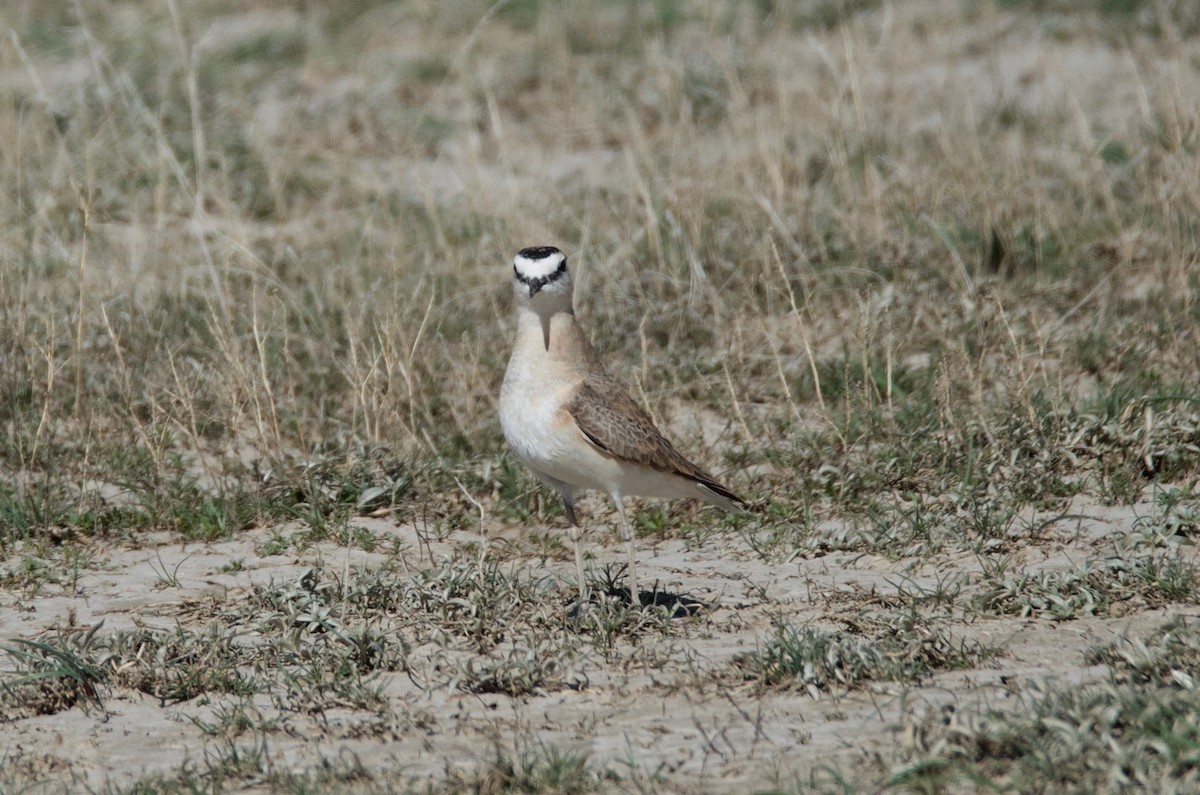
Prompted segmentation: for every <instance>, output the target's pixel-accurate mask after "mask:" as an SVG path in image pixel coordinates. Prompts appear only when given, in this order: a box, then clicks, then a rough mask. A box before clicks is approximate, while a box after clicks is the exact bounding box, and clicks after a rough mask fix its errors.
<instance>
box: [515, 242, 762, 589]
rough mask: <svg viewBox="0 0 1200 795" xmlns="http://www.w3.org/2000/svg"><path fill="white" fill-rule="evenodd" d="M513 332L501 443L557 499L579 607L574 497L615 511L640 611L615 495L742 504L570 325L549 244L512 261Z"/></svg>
mask: <svg viewBox="0 0 1200 795" xmlns="http://www.w3.org/2000/svg"><path fill="white" fill-rule="evenodd" d="M512 267H513V275H512V287H513V292H514V294H515V296H516V310H517V333H516V339H515V342H514V345H513V351H512V356H511V357H510V358H509V361H508V367H507V369H506V370H505V373H504V381H503V383H502V385H501V387H500V399H499V405H498V408H499V415H500V426H501V429H502V430H503V432H504V438H505V440H506V441H507V442H508V444H509V446H510V447H511V448H512V450H513V451H514V452H515V453H516V455H517V457H518V458H519V459H520V460H521V461H522V463H524V464H525V465H526V466H527V467H528V468H529V469H531V470H532V471H533V473H534V474H535V475H536V476H537V477H538V478H539V479H540V480H541V481H542V482H543V483H545V484H546V485H548V486H550V487H551V488H553V489H554V490H555V491H557V492H558V493H559V495H560V496H561V497H562V502H563V509H564V512H565V513H566V517H567V522H568V523H569V525H570V534H571V541H572V543H573V544H574V547H575V569H576V576H577V577H578V584H579V599H580V602H579V604H580V607H582V606H583V605H585V604H586V603H587V601H588V593H587V584H586V580H585V577H584V567H583V546H582V543H583V531H582V529H581V528H580V526H579V520H578V517H577V516H576V514H575V499H576V497H577V496H578V495H579V494H580V492H583V491H588V490H593V491H601V492H604V493H605V494H607V495H608V496H609V497H610V498H611V499H612V501H613V502H614V503H615V504H616V508H617V516H618V519H619V521H620V531H621V537H622V539H623V540H624V542H625V546H626V550H627V553H628V557H629V561H628V564H627V565H626V576H627V579H628V587H629V596H630V601H631V603H632V604H633V605H635V606H640V604H641V592H640V591H639V590H638V585H637V558H636V550H635V545H634V537H633V527H632V526H631V525H630V523H629V517H628V516H627V515H626V513H625V504H624V498H625V497H658V498H666V499H678V498H683V499H689V498H690V499H699V500H703V501H705V502H707V503H710V504H711V505H715V506H717V507H719V508H722V509H724V510H726V511H736V512H743V511H744V508H745V507H746V502H745V500H743V499H742V498H740V497H738V496H737V495H736V494H734V493H733V491H731V490H730V489H729V488H728V487H726V486H723V485H721V483H720V482H718V481H717V480H716V479H715V478H714V477H713V476H712V475H710V474H708V472H706V471H705V470H704V469H701V468H700V467H699V466H697V465H696V464H693V463H692V462H691V461H689V460H688V459H686V458H684V457H683V455H681V454H680V453H679V451H677V450H676V449H675V447H674V446H673V445H672V444H671V443H670V442H669V441H667V439H666V437H665V436H663V434H662V433H661V432H660V431H659V430H658V428H657V427H655V425H654V422H653V421H652V420H651V419H650V416H649V415H648V414H647V413H646V411H645V410H644V409H643V408H642V407H641V406H640V405H639V404H638V403H637V401H635V400H634V399H633V398H632V397H631V396H630V394H629V392H628V391H627V390H626V389H625V387H624V386H622V384H621V383H620V382H619V381H618V380H617V379H615V378H613V376H612V375H610V374H609V372H608V371H607V370H606V369H605V368H604V365H603V364H602V363H601V361H600V357H599V356H598V355H597V354H596V350H595V348H593V347H592V344H591V342H590V341H589V340H588V337H587V335H586V334H585V333H584V330H583V328H582V327H581V326H580V325H579V322H578V320H576V318H575V309H574V285H573V283H572V280H571V271H570V269H569V268H568V267H567V257H566V255H565V254H563V252H562V251H560V250H559V249H558V248H556V247H554V246H534V247H530V248H523V249H521V250H520V251H518V252H517V254H516V256H515V257H514V258H513V266H512Z"/></svg>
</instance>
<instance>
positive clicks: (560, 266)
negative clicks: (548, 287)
mask: <svg viewBox="0 0 1200 795" xmlns="http://www.w3.org/2000/svg"><path fill="white" fill-rule="evenodd" d="M566 271H567V261H566V260H563V261H562V262H560V263H558V270H557V271H555V273H566Z"/></svg>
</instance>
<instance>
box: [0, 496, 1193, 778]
mask: <svg viewBox="0 0 1200 795" xmlns="http://www.w3.org/2000/svg"><path fill="white" fill-rule="evenodd" d="M1152 512H1153V506H1151V505H1148V504H1138V505H1135V506H1130V507H1128V508H1122V509H1120V510H1113V509H1111V508H1110V509H1105V508H1102V507H1100V506H1096V505H1092V504H1088V503H1086V502H1077V503H1075V504H1073V505H1072V506H1071V508H1070V514H1071V515H1070V517H1069V518H1063V519H1060V520H1058V521H1056V522H1055V523H1054V524H1053V525H1051V526H1050V527H1048V528H1046V529H1045V530H1044V531H1043V533H1042V535H1041V537H1040V539H1039V543H1038V544H1036V545H1029V546H1025V545H1023V548H1021V549H1020V550H1019V551H1016V552H1014V553H1013V557H1012V559H1011V562H1010V565H1011V567H1012V569H1013V570H1016V571H1023V572H1027V573H1036V572H1038V571H1053V570H1063V569H1071V568H1072V567H1074V566H1076V565H1078V563H1079V562H1080V561H1094V560H1097V559H1104V558H1106V557H1107V556H1108V555H1110V554H1111V549H1110V546H1111V539H1112V538H1113V537H1120V536H1122V535H1124V534H1127V533H1128V532H1129V529H1130V528H1131V527H1132V526H1134V525H1135V523H1136V521H1137V519H1138V517H1139V516H1146V515H1149V514H1150V513H1152ZM352 525H353V526H356V527H362V528H365V529H367V530H369V531H371V532H373V533H375V534H376V535H377V536H378V537H381V538H387V539H389V540H390V539H396V540H397V541H398V542H399V544H400V545H401V546H402V547H404V548H406V549H407V550H409V551H407V552H403V553H401V554H400V555H399V556H398V557H396V556H392V555H387V554H383V553H379V552H375V553H368V552H364V551H362V550H356V549H352V548H346V547H341V546H337V545H332V544H318V545H315V546H313V547H312V548H311V549H309V550H307V552H306V553H305V554H304V555H294V554H286V553H285V554H278V555H273V556H263V555H262V554H261V553H260V550H261V549H262V547H263V545H264V544H265V543H266V542H267V541H268V540H269V538H270V537H271V536H272V535H274V534H280V533H282V534H283V535H285V536H286V535H288V534H289V533H290V532H295V531H297V530H298V528H289V527H286V526H285V527H278V528H272V529H270V530H266V529H258V530H253V531H247V532H245V533H241V534H239V537H238V538H237V539H236V540H231V541H224V542H219V543H208V544H182V545H181V544H178V543H173V542H171V540H170V539H169V538H161V539H155V538H153V537H150V538H147V539H145V540H146V542H147V546H146V547H144V548H141V549H136V550H130V549H122V548H119V547H118V548H99V549H95V550H94V553H95V555H96V557H95V558H94V559H93V560H92V561H91V564H90V565H89V567H88V571H86V572H83V573H81V574H80V575H79V576H78V578H77V579H74V581H73V582H72V583H70V586H69V587H68V586H67V585H66V584H64V586H63V587H62V588H55V587H49V588H46V589H43V590H44V592H43V593H39V594H38V595H37V596H35V597H33V598H8V599H6V600H5V601H4V603H3V604H2V605H0V607H3V612H2V613H0V617H2V622H3V623H0V636H2V637H6V638H14V637H26V638H30V637H45V636H46V633H48V632H49V633H53V632H55V631H58V632H60V633H61V632H74V633H83V632H87V631H89V630H90V628H92V627H95V626H100V627H101V631H103V632H121V631H124V632H132V631H139V630H141V631H151V632H154V631H158V632H163V633H170V632H175V631H179V630H181V629H182V630H184V631H190V632H195V633H201V632H203V630H204V628H205V627H206V626H209V625H210V623H211V622H213V621H214V618H215V617H216V616H219V615H220V613H221V611H222V610H223V609H225V608H227V607H228V606H229V605H236V604H237V603H239V602H243V601H245V600H246V599H247V598H248V597H249V596H251V595H252V594H253V593H254V592H255V591H256V590H258V589H271V588H281V587H282V588H285V589H286V588H289V587H294V585H295V584H296V583H297V582H299V581H300V580H301V579H302V578H304V577H306V576H311V572H312V570H313V567H314V566H316V567H320V568H321V569H322V570H324V571H326V572H330V573H333V574H341V575H342V576H343V577H345V576H346V575H347V573H348V572H350V571H353V570H356V569H377V568H379V567H382V566H396V565H399V566H400V567H401V568H403V569H406V570H427V569H430V568H436V567H438V566H439V565H443V562H444V561H446V560H462V559H464V558H467V559H469V558H470V557H471V556H472V555H473V554H478V553H477V550H478V549H480V544H481V536H480V535H479V534H477V533H470V532H458V533H456V534H454V536H452V537H450V538H447V539H444V540H436V539H430V538H428V537H426V536H425V535H424V534H423V533H422V531H421V530H420V529H419V528H418V527H416V526H413V525H397V524H396V523H394V522H392V521H390V520H389V519H387V518H375V519H370V518H360V519H356V520H354V521H353V522H352ZM488 529H489V533H488V536H487V538H486V539H483V541H484V543H486V544H490V545H503V543H504V541H505V539H506V537H516V536H518V535H520V534H521V533H522V532H523V530H524V528H521V527H513V526H509V527H499V526H496V525H494V524H489V528H488ZM594 535H595V534H594ZM600 535H601V536H602V537H603V536H604V535H606V534H603V533H602V534H600ZM608 535H611V534H608ZM608 540H609V541H610V543H609V544H608V545H607V546H608V547H611V548H604V547H600V546H597V545H595V544H593V545H592V550H593V551H594V552H595V557H594V558H593V562H594V564H597V565H599V564H603V563H604V562H606V561H609V562H612V563H613V564H614V565H615V564H616V563H617V562H618V561H619V560H620V559H621V557H622V555H621V550H620V549H619V545H618V544H616V543H615V542H614V539H612V538H609V539H608ZM156 541H157V542H159V543H155V542H156ZM1180 555H1181V558H1182V559H1183V560H1185V561H1186V562H1187V563H1188V564H1189V565H1194V564H1195V563H1196V552H1195V548H1194V547H1192V546H1189V547H1186V548H1184V549H1183V550H1182V551H1181V552H1180ZM231 560H243V561H247V564H246V567H245V569H243V570H241V571H238V572H236V573H229V572H226V571H223V567H225V566H226V565H227V564H228V562H229V561H231ZM641 560H642V562H643V565H644V566H645V571H646V576H647V578H648V579H650V580H652V581H654V582H655V583H657V584H658V586H659V587H660V588H662V589H663V590H666V591H670V592H675V593H682V594H686V595H688V596H689V597H692V598H695V599H698V600H700V601H702V602H704V603H705V604H706V605H707V607H706V608H705V609H704V610H703V612H702V613H700V614H699V615H696V616H693V617H679V618H671V619H662V618H659V619H658V620H659V621H665V623H666V624H667V625H668V626H667V627H666V628H662V627H657V628H655V629H653V630H650V631H649V632H648V633H647V634H642V635H638V636H637V637H635V638H632V639H628V640H618V642H617V643H615V644H614V646H613V647H611V648H606V649H604V650H599V649H592V650H589V651H588V652H587V653H584V654H582V655H580V656H579V657H578V658H577V659H575V660H574V661H573V663H572V666H573V670H571V671H570V672H567V673H565V675H564V680H563V681H564V682H565V683H567V686H560V687H554V688H550V692H532V693H528V694H523V695H521V696H519V697H512V696H509V695H506V694H503V693H470V692H464V690H463V689H462V688H461V687H456V686H455V681H454V680H455V675H454V672H452V671H447V670H444V669H441V667H440V663H442V662H444V661H442V660H439V662H438V663H430V664H428V665H425V666H424V667H423V666H422V665H418V664H415V663H414V664H413V666H412V669H411V670H410V671H409V672H406V673H399V672H397V673H391V674H387V675H384V676H381V677H380V678H379V680H378V686H379V688H380V699H381V703H380V704H379V705H374V706H373V707H372V708H370V709H355V708H353V707H349V706H345V707H342V708H337V707H334V708H322V709H320V710H319V711H316V712H314V713H311V714H305V713H304V712H303V711H297V712H291V711H284V712H282V713H276V717H275V720H274V721H273V724H272V731H271V732H270V733H269V734H267V735H266V737H265V738H264V739H265V742H266V744H267V746H268V747H269V749H270V754H271V758H272V760H273V762H272V764H273V765H276V766H278V767H279V768H281V769H282V770H284V771H289V770H290V771H295V772H301V771H305V770H313V769H320V768H321V767H322V766H326V767H328V766H331V765H333V764H336V762H337V760H341V761H342V762H343V763H345V762H346V761H347V760H353V764H354V765H355V766H358V765H361V766H362V767H364V768H365V769H366V770H369V771H380V770H392V771H398V772H400V773H401V774H402V778H404V779H408V778H411V779H412V780H414V781H420V780H423V779H427V778H428V779H433V780H436V779H438V778H441V777H443V776H445V775H446V773H447V771H455V770H462V769H463V767H464V765H470V764H475V763H476V762H477V760H478V758H479V756H480V749H481V748H491V747H497V748H510V747H514V746H515V745H516V742H517V740H518V738H527V739H529V740H532V741H533V742H535V743H538V744H545V745H548V746H554V747H557V748H559V749H563V750H564V751H567V752H571V753H579V754H584V755H586V758H588V759H590V760H593V761H600V760H603V761H605V762H606V763H607V765H608V766H610V767H613V768H615V769H616V770H617V771H619V775H620V778H619V779H618V780H617V781H614V782H610V786H612V787H613V788H614V789H620V790H642V789H648V790H654V791H689V792H705V791H712V792H725V791H751V790H755V791H758V790H769V789H773V788H779V787H787V786H789V785H791V784H792V783H793V782H797V781H801V782H809V781H813V780H815V781H818V782H820V781H822V780H823V774H824V772H825V771H826V770H832V771H840V772H841V775H843V776H845V777H846V778H847V779H848V780H854V779H855V778H856V774H855V773H854V771H856V770H863V769H867V770H874V771H876V773H878V772H880V771H884V770H888V769H890V768H892V767H893V766H894V765H895V764H896V761H897V756H896V748H897V746H904V747H907V748H908V749H909V750H912V751H920V750H924V749H923V748H922V744H923V743H924V742H925V739H924V738H923V736H922V735H923V733H924V732H925V730H926V729H925V726H926V724H927V723H928V722H930V721H933V722H935V723H945V724H949V723H951V722H953V721H954V720H956V718H955V715H956V713H958V712H959V711H960V710H961V711H965V712H967V713H970V712H971V711H972V710H978V709H979V707H980V705H985V706H994V707H996V708H999V709H1004V708H1005V707H1006V706H1008V707H1011V706H1013V705H1014V701H1015V693H1016V692H1018V691H1019V690H1020V689H1022V688H1025V687H1027V686H1028V685H1029V684H1030V683H1047V682H1048V683H1055V684H1058V685H1061V686H1064V687H1068V688H1070V687H1077V686H1081V685H1086V684H1089V683H1097V682H1105V681H1108V680H1109V679H1110V672H1109V669H1108V668H1107V667H1106V666H1104V665H1099V664H1094V665H1085V664H1084V660H1085V659H1086V657H1087V653H1088V652H1089V650H1091V649H1093V648H1096V647H1098V646H1102V645H1103V644H1106V643H1110V642H1111V641H1112V640H1113V639H1114V638H1120V637H1146V636H1149V635H1150V634H1151V633H1152V631H1153V630H1155V629H1156V628H1158V627H1160V626H1161V625H1163V624H1164V623H1165V622H1166V620H1167V619H1168V617H1169V616H1176V617H1184V618H1187V619H1192V620H1194V619H1196V618H1197V617H1198V616H1200V609H1198V608H1196V607H1194V606H1179V605H1171V606H1169V607H1167V606H1163V607H1155V608H1148V606H1146V605H1144V604H1138V603H1137V602H1136V601H1134V602H1132V603H1129V604H1126V605H1124V606H1123V607H1121V608H1120V609H1115V608H1114V609H1112V610H1110V611H1108V615H1104V616H1083V617H1079V618H1074V619H1073V620H1069V621H1062V622H1058V621H1051V620H1047V619H1046V618H1044V617H1040V616H1013V617H995V616H975V617H965V616H964V615H963V612H964V610H963V608H964V606H965V605H966V604H967V603H968V602H969V600H970V599H971V597H972V596H973V595H975V594H977V593H979V591H980V588H979V585H978V584H979V581H980V580H981V571H980V563H979V561H978V560H977V559H976V558H975V556H973V555H968V554H963V555H960V556H956V558H954V559H947V558H945V557H943V558H941V559H939V560H938V561H937V562H930V563H925V564H922V563H921V562H919V561H913V560H889V559H887V558H883V557H879V556H875V555H870V554H861V553H848V552H843V553H831V554H825V555H819V556H815V557H811V558H800V559H795V560H791V561H786V562H784V561H771V562H766V561H763V560H762V559H761V556H760V555H758V554H757V553H755V552H754V551H753V550H752V549H751V548H750V546H749V545H748V544H747V543H746V542H745V540H744V539H742V538H740V537H739V536H738V535H736V534H734V533H730V532H718V533H714V534H713V535H712V536H711V537H709V538H706V539H705V540H704V543H702V544H695V543H689V542H685V541H681V540H667V541H659V542H653V541H646V542H643V555H642V557H641ZM18 564H19V561H15V560H13V561H6V562H5V565H6V567H13V566H16V565H18ZM503 565H504V567H505V568H511V569H512V570H513V571H514V572H516V573H517V574H518V576H523V577H528V578H531V580H533V581H534V582H535V583H536V585H535V587H536V588H537V589H538V590H539V591H540V592H541V594H542V596H543V597H544V599H545V601H546V605H545V610H546V611H547V613H549V614H550V617H551V620H552V621H560V622H561V623H562V624H563V626H564V627H570V626H571V625H572V621H573V620H572V619H571V618H570V617H568V612H569V602H570V598H571V590H570V588H569V587H568V586H563V585H561V584H559V583H557V582H556V580H555V577H556V575H561V576H562V577H564V578H565V577H567V576H568V569H569V568H570V567H569V566H568V565H565V564H564V563H552V564H550V565H543V562H539V561H537V560H523V559H521V558H510V559H508V560H506V562H505V563H504V564H503ZM948 586H950V587H951V588H952V594H951V595H950V596H946V597H945V600H946V604H945V609H944V614H945V619H944V621H943V622H942V623H943V625H944V626H945V627H946V628H947V629H948V630H949V631H950V632H951V635H952V637H953V638H955V642H960V643H974V644H979V646H980V647H981V648H984V649H988V650H990V651H989V654H988V655H987V656H986V658H984V659H981V660H980V661H979V663H978V664H977V665H973V666H971V667H970V668H967V669H964V670H950V671H944V672H939V673H934V674H931V675H927V676H921V677H919V678H918V679H916V680H914V681H908V682H900V683H897V682H886V681H879V682H871V683H869V684H868V685H867V686H866V687H859V688H855V689H853V690H848V689H846V688H844V687H839V686H838V685H837V684H836V683H835V684H833V686H832V687H830V686H829V685H828V684H823V685H822V687H821V690H822V691H824V692H820V693H819V694H818V696H817V697H815V698H814V697H813V696H812V695H810V694H809V693H808V692H807V691H805V690H804V689H792V690H785V691H782V692H781V691H779V690H777V689H772V688H764V687H763V686H762V685H761V683H758V682H755V681H753V679H749V678H748V677H745V676H743V675H742V673H741V669H740V668H739V666H738V665H737V660H738V658H739V656H741V655H745V654H746V653H748V652H753V651H754V650H755V649H756V647H758V646H760V645H761V644H763V643H765V642H767V641H768V640H769V639H770V638H771V636H772V633H773V628H774V627H775V626H776V625H777V624H778V623H779V622H781V621H786V622H790V623H792V624H794V625H796V626H812V627H821V628H830V629H833V630H841V631H843V632H845V631H849V630H851V628H852V627H853V626H854V622H855V621H862V620H864V618H865V617H866V616H869V615H871V614H873V613H877V612H878V611H879V610H880V609H881V608H884V607H886V606H888V605H894V604H898V603H901V602H904V601H905V600H906V598H907V597H910V596H911V594H914V593H916V594H935V593H938V592H940V591H944V589H946V588H947V587H948ZM382 621H383V622H384V623H386V621H387V619H382ZM279 631H280V632H289V631H292V630H291V629H290V628H287V627H279ZM567 631H570V630H569V629H568V630H567ZM918 631H919V630H918ZM437 646H438V644H437V643H436V642H435V643H432V644H430V648H428V649H413V650H412V652H411V654H412V655H413V657H420V656H421V655H422V654H428V655H429V656H430V658H431V659H438V658H439V651H442V650H441V649H437ZM814 692H816V691H815V690H814ZM224 701H225V699H223V698H219V697H218V698H205V699H199V700H196V701H189V702H184V703H176V704H165V703H163V701H162V700H161V699H159V698H156V697H154V696H153V695H150V694H147V693H142V692H137V691H136V690H130V689H123V688H116V689H113V690H111V691H108V692H106V693H105V694H104V697H103V698H102V699H101V701H100V703H97V704H94V705H91V706H90V707H89V706H88V705H87V704H86V702H83V703H81V704H80V705H79V706H78V707H77V708H75V709H71V710H66V711H62V712H57V713H55V714H50V715H40V716H29V717H26V718H24V719H23V720H20V721H17V722H16V723H15V724H12V725H10V726H9V727H7V728H6V730H5V737H6V742H7V743H8V753H9V755H10V757H14V758H19V759H21V760H23V761H24V762H25V763H26V764H33V765H36V766H38V767H40V768H42V770H43V771H45V772H57V773H58V774H59V775H69V776H70V778H71V779H72V780H73V781H75V782H76V784H77V785H79V786H86V787H89V788H102V787H103V786H106V785H107V786H113V785H115V786H117V787H121V786H128V785H130V784H132V783H133V782H136V781H138V780H142V779H145V778H146V777H147V776H153V775H154V774H170V773H172V772H173V771H175V770H177V769H178V768H179V767H180V765H181V764H182V763H186V762H187V761H188V760H192V761H193V762H195V761H198V760H199V759H201V758H202V756H203V754H205V753H206V751H205V746H206V742H208V741H209V738H210V736H211V733H210V732H206V731H205V730H204V728H203V727H204V725H205V722H206V721H211V720H212V719H213V716H214V714H215V713H218V712H219V711H220V710H221V708H222V705H223V703H224ZM251 704H252V708H253V709H256V710H261V713H262V714H264V715H269V714H272V712H273V705H272V704H271V700H270V699H269V698H265V697H264V698H256V699H251ZM618 783H619V785H618ZM250 788H251V789H253V788H254V787H253V786H251V787H250Z"/></svg>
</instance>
